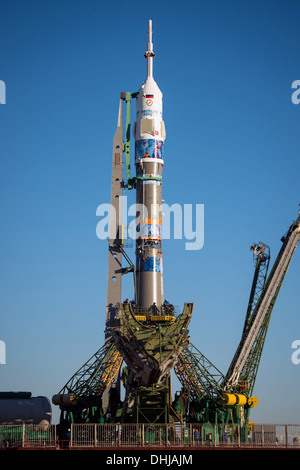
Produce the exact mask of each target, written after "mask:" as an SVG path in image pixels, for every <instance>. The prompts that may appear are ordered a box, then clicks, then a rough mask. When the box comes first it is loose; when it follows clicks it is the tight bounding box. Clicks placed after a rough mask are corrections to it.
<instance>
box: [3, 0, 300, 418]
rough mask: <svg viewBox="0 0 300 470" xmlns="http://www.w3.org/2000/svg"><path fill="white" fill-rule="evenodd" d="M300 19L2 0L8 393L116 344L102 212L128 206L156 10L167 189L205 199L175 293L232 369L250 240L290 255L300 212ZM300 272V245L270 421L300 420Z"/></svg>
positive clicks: (198, 5) (174, 249)
mask: <svg viewBox="0 0 300 470" xmlns="http://www.w3.org/2000/svg"><path fill="white" fill-rule="evenodd" d="M299 15H300V4H299V2H297V1H291V0H290V1H284V0H281V1H276V2H274V1H271V0H265V1H263V2H262V1H259V0H252V1H250V0H243V1H233V0H228V1H226V2H224V1H222V0H216V1H214V0H206V1H202V0H200V1H191V0H186V1H185V2H182V1H178V0H172V1H169V0H168V1H166V0H160V1H158V0H153V1H152V2H139V1H136V0H128V1H121V0H115V1H114V2H104V1H96V0H85V1H83V0H72V1H67V0H60V1H57V0H51V1H48V0H46V1H43V2H42V1H33V0H26V1H21V0H10V1H9V0H2V1H1V5H0V22H1V27H0V80H2V81H4V83H5V85H6V104H5V105H1V107H0V152H1V153H0V155H1V172H0V192H1V200H0V201H1V202H0V203H1V244H0V260H1V264H0V274H1V279H0V286H1V295H0V315H1V317H0V318H1V323H0V340H2V341H4V342H5V345H6V364H0V389H1V390H26V391H31V392H32V394H33V395H34V396H37V395H45V396H47V397H48V398H49V399H51V397H52V395H53V394H55V393H57V392H58V391H59V390H60V389H61V388H62V387H63V386H64V384H65V383H66V382H67V381H68V380H69V378H70V377H71V376H72V375H73V373H74V372H76V371H77V370H78V369H79V368H80V367H81V366H82V365H83V363H84V362H85V361H86V360H87V359H88V358H89V357H90V356H92V355H93V354H94V353H95V352H96V351H97V350H98V349H99V348H100V346H101V345H102V344H103V339H104V335H103V331H104V320H105V303H106V282H107V241H101V240H99V239H98V238H97V236H96V226H97V223H98V222H99V217H97V216H96V210H97V207H98V206H99V205H100V204H102V203H108V202H110V178H111V158H112V141H113V136H114V133H115V129H116V123H117V111H118V102H119V95H120V92H121V91H131V92H135V91H137V90H138V89H139V87H140V85H141V84H142V82H143V80H144V78H145V73H146V63H145V59H144V57H143V55H144V52H145V50H146V43H147V23H148V19H152V21H153V42H154V51H155V53H156V58H155V61H154V77H155V79H156V81H157V83H158V85H159V87H160V89H161V90H162V92H163V95H164V121H165V124H166V131H167V139H166V142H165V167H164V174H163V177H164V185H163V195H164V199H165V200H166V202H167V203H168V204H170V205H171V204H173V203H179V204H181V205H183V204H193V205H195V204H204V207H205V224H204V238H205V241H204V246H203V248H202V249H201V250H198V251H187V250H186V249H185V240H166V241H164V243H163V251H164V286H165V294H166V296H167V297H168V299H169V300H171V301H172V302H173V304H174V305H178V306H180V308H182V306H183V304H184V302H185V301H189V302H195V308H194V314H193V319H192V322H191V327H190V335H191V342H192V343H193V344H194V345H195V346H196V347H197V348H198V349H199V350H200V351H201V352H202V353H203V354H205V355H206V356H207V357H208V359H210V360H211V361H212V362H213V363H214V364H215V366H216V367H218V368H219V369H220V370H221V371H222V372H223V373H224V374H225V373H226V372H227V369H228V367H229V364H230V362H231V359H232V357H233V355H234V352H235V349H236V347H237V345H238V342H239V340H240V336H241V333H242V328H243V322H244V317H245V313H246V308H247V303H248V298H249V294H250V288H251V283H252V278H253V273H254V267H253V259H252V252H250V246H251V245H252V243H253V242H259V241H263V242H264V243H267V244H268V245H269V246H270V248H271V256H272V258H271V262H273V261H274V260H275V258H276V256H277V253H278V251H279V249H280V247H281V242H280V238H281V237H282V235H284V234H285V232H286V231H287V230H288V228H289V226H290V224H291V223H292V221H293V220H294V219H296V218H297V216H298V204H299V203H300V195H299V170H300V163H299V128H300V104H299V105H295V104H293V103H292V100H291V96H292V92H293V90H292V88H291V86H292V83H293V81H295V80H300V65H299V43H300V28H299ZM134 197H135V194H134V192H130V193H128V198H129V199H130V198H131V201H132V202H131V203H133V202H134ZM129 254H130V256H132V257H134V252H133V250H132V251H131V252H129ZM299 275H300V252H298V251H297V250H296V253H295V256H294V258H293V260H292V263H291V266H290V269H289V271H288V273H287V276H286V279H285V281H284V284H283V287H282V289H281V292H280V294H279V297H278V300H277V302H276V305H275V308H274V310H273V314H272V319H271V324H270V327H269V331H268V335H267V339H266V344H265V348H264V352H263V357H262V361H261V364H260V368H259V372H258V376H257V382H256V387H255V395H256V396H257V397H258V398H259V406H258V407H257V408H256V409H255V410H253V413H252V418H253V421H254V422H257V423H264V422H265V423H292V424H300V405H299V388H300V364H299V365H295V364H293V363H292V360H291V356H292V352H293V349H292V347H291V345H292V342H293V341H295V340H298V339H300V315H299V313H300V312H299V295H298V294H299V277H300V276H299ZM132 294H133V289H132V279H131V278H128V279H125V280H124V298H125V297H132ZM175 382H176V381H175ZM175 386H176V383H174V387H175ZM177 389H178V388H177ZM173 391H174V392H175V390H173ZM55 413H56V412H55ZM56 419H57V418H56V414H55V419H54V422H55V420H56Z"/></svg>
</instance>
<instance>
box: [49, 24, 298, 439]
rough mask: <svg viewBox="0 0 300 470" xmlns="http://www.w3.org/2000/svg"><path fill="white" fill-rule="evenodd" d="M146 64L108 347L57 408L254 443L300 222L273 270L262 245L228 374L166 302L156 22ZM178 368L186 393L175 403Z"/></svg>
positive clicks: (116, 148) (117, 215) (125, 178)
mask: <svg viewBox="0 0 300 470" xmlns="http://www.w3.org/2000/svg"><path fill="white" fill-rule="evenodd" d="M145 57H146V60H147V75H146V79H145V81H144V83H143V84H142V86H141V88H140V90H139V91H138V92H137V93H132V94H131V93H128V92H127V93H125V92H123V93H121V96H120V103H119V111H118V121H117V130H116V133H115V137H114V142H113V156H112V184H111V218H110V235H109V246H108V281H107V302H106V322H105V340H104V345H103V346H102V347H101V348H100V349H99V350H98V351H97V352H96V353H95V354H94V355H93V356H92V357H91V358H90V359H89V360H88V361H87V362H86V363H85V364H84V365H83V366H82V367H81V368H80V369H79V370H78V371H77V372H76V373H75V374H74V375H73V377H71V379H70V380H69V381H68V382H67V383H66V385H65V386H64V387H63V388H62V389H61V391H60V392H59V393H58V394H57V395H54V396H53V398H52V402H53V404H55V405H58V406H59V407H60V410H61V421H60V422H61V425H64V424H66V425H68V423H124V424H129V423H133V424H141V423H145V424H147V425H148V424H150V425H156V424H166V425H170V424H174V425H175V424H176V423H179V424H180V425H183V424H188V423H194V424H198V423H199V424H201V425H205V426H210V425H211V424H212V423H213V424H222V425H224V426H225V425H228V424H232V425H239V426H240V427H241V428H242V429H243V430H244V432H243V433H242V436H243V437H242V438H243V439H244V440H245V441H246V439H247V432H248V430H249V427H250V426H251V423H250V421H249V417H250V410H251V409H252V408H253V407H255V406H257V404H258V399H257V398H256V397H255V396H253V390H254V384H255V379H256V375H257V372H258V367H259V362H260V358H261V355H262V351H263V346H264V342H265V338H266V334H267V330H268V326H269V322H270V318H271V313H272V310H273V307H274V305H275V302H276V299H277V296H278V294H279V291H280V288H281V286H282V283H283V280H284V278H285V275H286V273H287V270H288V267H289V264H290V262H291V259H292V257H293V254H294V252H295V249H296V247H297V244H298V242H299V238H300V217H298V218H297V219H296V220H295V221H294V222H293V223H292V224H291V226H290V228H289V229H288V231H287V233H286V234H285V235H284V237H283V238H282V248H281V249H280V251H279V254H278V256H277V258H276V260H275V262H274V264H273V267H272V269H271V270H270V273H269V272H268V271H269V263H270V250H269V247H268V246H267V245H266V244H264V243H262V242H259V243H255V244H253V245H252V247H251V250H252V251H253V258H254V266H255V270H254V277H253V283H252V286H251V292H250V297H249V302H248V307H247V311H246V317H245V323H244V328H243V331H242V335H241V340H240V343H239V345H238V347H237V350H236V353H235V355H234V357H233V359H232V362H231V364H230V366H229V368H228V371H227V373H226V374H225V375H223V374H222V373H221V372H220V371H219V370H218V369H217V368H216V367H215V366H214V365H213V364H212V363H211V362H210V361H209V360H208V359H207V358H206V357H205V356H204V355H203V354H202V353H201V352H200V351H199V350H198V349H197V348H196V347H195V346H194V345H193V344H192V343H191V340H190V336H189V330H188V327H189V323H190V320H191V317H192V314H193V308H194V304H193V303H192V302H186V303H185V305H184V308H183V311H182V312H181V313H180V314H178V313H177V312H175V310H174V307H173V306H172V305H170V304H169V303H168V302H167V301H166V300H165V298H164V291H163V255H162V225H163V224H162V220H163V216H162V210H161V207H162V173H163V167H164V141H165V138H166V129H165V124H164V121H163V116H162V93H161V91H160V90H159V88H158V86H157V84H156V82H155V81H154V79H153V59H154V52H153V44H152V22H151V21H149V29H148V44H147V51H146V53H145ZM132 99H136V121H135V123H134V124H133V129H132V134H133V137H134V140H135V169H136V174H135V175H134V176H132V175H131V173H130V166H131V165H130V161H131V151H130V138H131V118H130V110H131V101H132ZM124 103H126V105H127V110H126V124H125V129H124V127H123V104H124ZM123 157H124V160H125V170H126V171H124V165H123ZM124 173H125V174H124ZM125 189H127V190H135V191H136V206H137V213H136V231H135V237H134V241H135V244H136V247H135V248H136V252H135V253H136V262H135V263H132V262H131V260H130V258H129V256H128V254H127V253H126V247H125V243H124V241H125V239H126V237H127V233H126V228H125V227H124V226H123V225H122V223H121V222H120V221H121V220H122V205H121V204H120V199H121V198H122V194H123V192H124V190H125ZM124 261H126V263H127V265H126V266H125V267H124V266H123V263H124ZM128 272H129V273H132V274H133V281H134V282H133V286H134V293H135V295H134V299H133V300H132V301H129V299H127V300H126V301H125V302H122V298H123V297H122V295H123V294H122V276H123V275H124V274H126V273H128ZM172 370H174V372H175V374H176V376H177V377H178V379H179V381H180V383H181V387H182V388H181V390H180V391H178V392H177V393H176V395H175V397H174V398H172V387H171V371H172ZM195 429H196V428H195Z"/></svg>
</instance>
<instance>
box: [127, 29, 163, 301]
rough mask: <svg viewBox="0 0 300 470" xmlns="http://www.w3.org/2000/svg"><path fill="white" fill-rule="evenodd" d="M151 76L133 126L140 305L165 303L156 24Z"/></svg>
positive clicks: (143, 88)
mask: <svg viewBox="0 0 300 470" xmlns="http://www.w3.org/2000/svg"><path fill="white" fill-rule="evenodd" d="M145 57H146V60H147V76H146V79H145V81H144V83H143V84H142V86H141V88H140V90H139V92H138V94H137V97H136V122H135V123H134V126H133V136H134V139H135V166H136V181H137V186H136V204H137V219H136V220H137V228H136V229H137V235H136V296H137V298H136V305H137V306H139V307H145V308H149V307H151V306H153V305H156V306H157V307H158V308H160V307H161V305H162V304H163V257H162V232H161V230H162V206H161V205H162V170H163V166H164V152H163V150H164V140H165V137H166V131H165V124H164V121H163V115H162V92H161V91H160V89H159V87H158V85H157V83H156V82H155V80H154V78H153V59H154V52H153V44H152V21H151V20H149V26H148V44H147V51H146V53H145Z"/></svg>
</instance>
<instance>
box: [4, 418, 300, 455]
mask: <svg viewBox="0 0 300 470" xmlns="http://www.w3.org/2000/svg"><path fill="white" fill-rule="evenodd" d="M207 446H210V447H231V448H240V447H246V448H270V447H281V448H297V449H299V450H300V425H291V424H256V425H251V426H240V425H228V424H227V425H223V424H222V425H221V424H215V425H213V424H200V425H199V424H186V425H185V424H71V425H70V427H69V428H68V429H65V432H64V434H63V435H60V428H59V425H49V426H48V427H47V428H45V427H41V426H37V425H25V424H23V425H20V426H0V448H2V449H3V448H19V447H26V448H32V449H34V448H58V449H66V448H68V449H78V448H81V449H85V448H86V449H88V448H110V449H111V448H126V447H131V448H140V449H143V448H149V447H150V448H154V447H155V448H168V447H169V448H179V447H181V448H182V447H187V448H189V449H197V448H199V447H207Z"/></svg>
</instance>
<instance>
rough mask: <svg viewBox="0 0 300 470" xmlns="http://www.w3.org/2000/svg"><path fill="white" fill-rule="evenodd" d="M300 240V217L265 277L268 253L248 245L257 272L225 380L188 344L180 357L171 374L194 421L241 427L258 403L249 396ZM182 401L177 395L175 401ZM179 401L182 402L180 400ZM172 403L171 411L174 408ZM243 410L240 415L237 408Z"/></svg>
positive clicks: (263, 249)
mask: <svg viewBox="0 0 300 470" xmlns="http://www.w3.org/2000/svg"><path fill="white" fill-rule="evenodd" d="M299 239H300V214H299V217H298V218H297V220H296V221H294V222H293V223H292V224H291V226H290V228H289V229H288V231H287V233H286V234H285V235H284V236H283V237H282V238H281V241H282V243H283V244H282V247H281V249H280V251H279V253H278V256H277V258H276V260H275V262H274V265H273V267H272V270H271V272H270V274H269V276H268V268H269V263H270V248H269V247H268V246H267V245H266V244H264V243H262V242H259V243H257V244H253V245H252V246H251V250H252V251H253V256H254V263H255V272H254V277H253V282H252V287H251V292H250V297H249V302H248V308H247V312H246V317H245V322H244V328H243V332H242V337H241V340H240V343H239V345H238V347H237V349H236V352H235V354H234V357H233V359H232V362H231V364H230V366H229V368H228V371H227V373H226V375H223V374H222V373H221V372H220V371H219V370H218V369H217V368H216V367H215V366H214V365H213V364H212V363H211V362H210V361H209V360H208V359H207V358H206V357H205V356H204V355H203V354H202V353H201V352H200V351H199V350H197V348H195V347H194V346H193V345H192V344H191V343H190V344H189V346H188V348H186V349H185V350H184V351H183V352H182V353H181V354H180V356H179V360H178V363H177V364H176V365H175V367H174V370H175V373H176V375H177V377H178V379H179V380H180V382H181V384H182V386H183V390H182V392H183V394H185V395H186V396H185V400H184V402H185V403H187V402H188V401H189V410H188V411H187V410H185V413H186V414H187V416H188V419H189V420H191V421H192V422H195V421H199V422H228V420H229V419H230V420H231V421H232V422H239V423H241V420H242V419H243V421H244V423H246V422H247V420H248V418H249V413H250V409H251V408H253V407H254V406H256V405H257V404H258V400H257V398H256V397H254V396H252V393H253V389H254V383H255V379H256V376H257V372H258V366H259V362H260V359H261V356H262V351H263V346H264V342H265V338H266V334H267V330H268V326H269V323H270V318H271V313H272V310H273V307H274V305H275V302H276V299H277V296H278V294H279V291H280V289H281V286H282V284H283V281H284V278H285V275H286V273H287V270H288V267H289V265H290V262H291V260H292V257H293V255H294V252H295V250H296V247H297V245H298V242H299ZM179 398H180V396H179V395H177V399H179ZM181 402H182V401H181ZM176 405H177V403H176V399H175V402H174V403H173V407H174V408H175V409H177V406H176ZM242 408H243V413H241V409H242Z"/></svg>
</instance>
